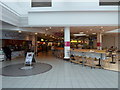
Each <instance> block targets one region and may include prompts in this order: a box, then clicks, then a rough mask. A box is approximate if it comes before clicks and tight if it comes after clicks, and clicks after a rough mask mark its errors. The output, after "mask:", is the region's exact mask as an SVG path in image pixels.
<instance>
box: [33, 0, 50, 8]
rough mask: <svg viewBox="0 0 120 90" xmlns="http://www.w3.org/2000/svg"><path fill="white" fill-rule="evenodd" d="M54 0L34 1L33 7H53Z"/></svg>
mask: <svg viewBox="0 0 120 90" xmlns="http://www.w3.org/2000/svg"><path fill="white" fill-rule="evenodd" d="M51 6H52V0H32V7H51Z"/></svg>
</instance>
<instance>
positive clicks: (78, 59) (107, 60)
mask: <svg viewBox="0 0 120 90" xmlns="http://www.w3.org/2000/svg"><path fill="white" fill-rule="evenodd" d="M113 54H114V55H113V57H111V56H109V54H108V53H104V54H98V53H95V52H79V51H77V52H76V51H73V50H71V51H70V60H69V62H71V63H73V64H78V65H82V66H84V67H90V68H99V69H106V70H112V71H119V69H118V64H119V55H118V53H113ZM54 56H55V57H56V58H60V59H64V50H63V49H61V48H57V49H56V50H55V51H54Z"/></svg>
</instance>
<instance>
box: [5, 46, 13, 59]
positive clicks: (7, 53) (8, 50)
mask: <svg viewBox="0 0 120 90" xmlns="http://www.w3.org/2000/svg"><path fill="white" fill-rule="evenodd" d="M3 52H4V53H5V56H6V60H8V59H9V60H10V61H11V53H12V51H11V49H10V48H9V47H8V46H5V47H3Z"/></svg>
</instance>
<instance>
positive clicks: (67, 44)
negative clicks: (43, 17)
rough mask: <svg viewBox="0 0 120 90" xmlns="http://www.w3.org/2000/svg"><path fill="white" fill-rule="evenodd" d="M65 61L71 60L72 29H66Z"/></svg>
mask: <svg viewBox="0 0 120 90" xmlns="http://www.w3.org/2000/svg"><path fill="white" fill-rule="evenodd" d="M64 59H65V60H69V59H70V27H65V29H64Z"/></svg>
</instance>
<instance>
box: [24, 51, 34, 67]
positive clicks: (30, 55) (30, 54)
mask: <svg viewBox="0 0 120 90" xmlns="http://www.w3.org/2000/svg"><path fill="white" fill-rule="evenodd" d="M33 55H34V53H33V52H28V53H27V55H26V60H25V64H26V65H31V64H32V59H33Z"/></svg>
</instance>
